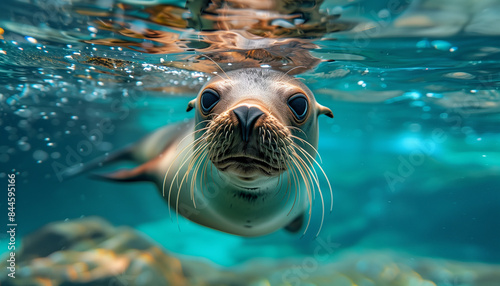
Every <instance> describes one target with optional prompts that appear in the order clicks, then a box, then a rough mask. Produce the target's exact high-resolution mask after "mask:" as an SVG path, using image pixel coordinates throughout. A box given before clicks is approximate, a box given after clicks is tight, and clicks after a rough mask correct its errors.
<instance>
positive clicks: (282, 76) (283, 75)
mask: <svg viewBox="0 0 500 286" xmlns="http://www.w3.org/2000/svg"><path fill="white" fill-rule="evenodd" d="M298 68H305V69H307V67H306V66H296V67H293V68H291V69H289V70H288V71H287V72H286V73H284V74H282V75H281V77H280V78H279V79H277V80H276V81H281V80H282V79H283V78H284V77H285V76H286V75H287V74H288V73H289V72H291V71H293V70H294V69H298ZM292 79H293V78H292ZM289 81H290V79H289V80H287V81H286V83H288V82H289Z"/></svg>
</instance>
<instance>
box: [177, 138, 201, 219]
mask: <svg viewBox="0 0 500 286" xmlns="http://www.w3.org/2000/svg"><path fill="white" fill-rule="evenodd" d="M206 145H207V143H205V144H203V145H201V146H199V147H198V149H196V150H195V151H194V153H195V154H196V152H198V151H199V150H200V149H203V148H205V147H206ZM185 163H186V162H184V163H183V164H185ZM181 167H182V165H181ZM180 169H181V168H179V170H180ZM189 173H190V170H189V168H188V170H187V171H186V172H185V173H184V176H183V177H182V180H181V183H180V185H179V186H177V198H176V203H175V215H176V218H177V224H179V199H180V194H181V189H182V185H183V183H184V180H185V179H186V176H188V175H189ZM172 183H173V182H172Z"/></svg>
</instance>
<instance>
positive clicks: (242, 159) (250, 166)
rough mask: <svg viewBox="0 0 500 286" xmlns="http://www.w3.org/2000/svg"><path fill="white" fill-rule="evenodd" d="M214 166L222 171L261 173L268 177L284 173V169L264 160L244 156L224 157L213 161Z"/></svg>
mask: <svg viewBox="0 0 500 286" xmlns="http://www.w3.org/2000/svg"><path fill="white" fill-rule="evenodd" d="M213 164H214V165H215V167H217V168H218V169H219V170H221V171H227V170H234V171H237V172H238V173H252V172H255V171H261V172H262V173H264V174H265V175H268V176H274V175H276V174H279V173H280V172H281V171H283V169H282V168H280V167H278V166H274V165H272V164H271V163H269V162H268V161H266V160H263V159H262V158H258V157H253V156H244V155H236V156H228V157H224V158H221V159H219V160H217V161H213Z"/></svg>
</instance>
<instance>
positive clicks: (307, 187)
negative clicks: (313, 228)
mask: <svg viewBox="0 0 500 286" xmlns="http://www.w3.org/2000/svg"><path fill="white" fill-rule="evenodd" d="M291 159H292V161H294V162H295V163H296V165H295V166H296V167H297V169H298V170H300V172H301V174H302V176H303V177H304V179H306V181H307V182H306V184H305V185H306V189H307V198H308V201H309V211H308V219H307V225H306V228H305V230H304V233H303V235H305V234H306V232H307V230H308V229H309V225H310V223H311V218H312V197H311V193H310V192H311V190H310V187H309V182H308V178H307V177H306V176H305V175H304V172H303V170H302V167H301V166H300V165H299V164H297V161H295V160H294V158H293V157H291Z"/></svg>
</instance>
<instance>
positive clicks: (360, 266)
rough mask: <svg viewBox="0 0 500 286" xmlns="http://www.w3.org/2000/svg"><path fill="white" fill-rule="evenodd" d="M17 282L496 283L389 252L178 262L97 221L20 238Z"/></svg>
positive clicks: (499, 278) (472, 271)
mask: <svg viewBox="0 0 500 286" xmlns="http://www.w3.org/2000/svg"><path fill="white" fill-rule="evenodd" d="M16 257H17V261H16V262H17V271H16V278H15V279H12V278H9V277H8V276H7V273H6V270H5V269H6V267H5V266H6V265H5V261H6V260H5V259H2V261H4V262H2V265H1V268H0V279H1V280H0V285H30V286H31V285H33V286H36V285H53V286H58V285H64V286H71V285H105V286H111V285H113V286H119V285H123V286H125V285H127V286H129V285H158V286H162V285H207V286H216V285H233V286H238V285H242V286H243V285H248V286H269V285H279V286H285V285H286V286H290V285H309V286H312V285H316V286H319V285H325V286H327V285H328V286H330V285H335V286H355V285H357V286H361V285H362V286H387V285H391V286H410V285H411V286H436V285H457V286H458V285H468V286H494V285H495V286H496V285H499V283H500V265H488V264H481V263H472V262H468V263H466V262H457V261H449V260H444V259H434V258H418V257H412V256H410V255H401V254H397V253H393V252H388V251H377V252H352V251H344V252H343V253H342V254H340V255H338V256H332V257H331V259H325V257H323V256H320V255H318V253H316V255H311V256H305V257H302V258H293V259H285V258H283V259H281V258H280V259H270V258H266V259H263V258H257V257H256V258H255V259H253V260H252V261H249V262H247V263H245V264H242V265H239V266H236V267H231V268H225V269H221V268H220V267H216V266H214V265H213V264H212V263H209V262H204V261H199V260H194V259H186V258H184V259H182V260H180V259H178V258H174V257H172V256H171V255H169V254H168V253H167V252H166V251H164V250H163V249H161V248H160V247H159V246H157V245H155V244H154V243H153V242H152V241H150V240H149V239H148V238H146V237H144V236H143V235H141V234H140V233H138V232H137V231H135V230H133V229H132V228H129V227H114V226H112V225H110V224H109V223H107V222H106V221H104V220H102V219H100V218H85V219H78V220H74V221H69V222H57V223H51V224H49V225H47V226H45V227H43V228H41V229H40V230H38V231H36V232H35V233H33V234H31V235H28V236H27V237H25V238H24V239H23V243H22V248H21V249H20V251H19V252H18V255H17V256H16Z"/></svg>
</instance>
